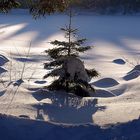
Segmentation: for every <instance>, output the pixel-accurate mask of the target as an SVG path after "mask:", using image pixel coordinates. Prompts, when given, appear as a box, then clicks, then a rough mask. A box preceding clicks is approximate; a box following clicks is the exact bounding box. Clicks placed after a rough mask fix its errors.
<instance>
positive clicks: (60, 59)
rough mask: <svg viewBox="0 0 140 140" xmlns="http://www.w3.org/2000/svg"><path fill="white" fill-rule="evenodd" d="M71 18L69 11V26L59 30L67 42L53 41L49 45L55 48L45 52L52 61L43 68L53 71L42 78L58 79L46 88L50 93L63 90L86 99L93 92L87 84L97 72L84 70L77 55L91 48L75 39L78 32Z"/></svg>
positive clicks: (71, 14) (81, 40)
mask: <svg viewBox="0 0 140 140" xmlns="http://www.w3.org/2000/svg"><path fill="white" fill-rule="evenodd" d="M72 16H73V13H72V10H70V12H69V24H68V25H66V26H65V28H61V30H62V31H63V32H64V33H65V38H66V39H67V41H59V40H54V41H52V42H51V44H52V45H54V46H56V47H55V48H53V49H49V50H46V51H45V52H46V53H47V54H48V55H49V56H50V57H51V60H52V61H51V62H49V63H45V64H44V68H45V69H50V68H52V69H53V70H52V71H51V72H50V73H48V74H46V75H45V76H44V78H48V77H50V76H51V77H58V79H57V80H55V81H53V82H52V84H50V85H49V86H47V88H48V89H49V90H51V91H54V90H56V91H57V90H64V91H66V92H71V93H74V94H76V95H78V96H81V97H87V96H89V92H91V91H92V92H95V90H94V88H93V87H92V86H91V85H90V84H89V83H88V82H89V81H90V79H91V78H93V77H96V76H98V72H97V71H96V70H95V69H90V70H88V69H86V68H85V66H84V63H83V62H82V61H81V60H80V58H79V53H83V52H85V51H87V50H89V49H91V46H82V45H83V44H84V43H85V41H86V39H77V31H78V30H77V29H74V28H72Z"/></svg>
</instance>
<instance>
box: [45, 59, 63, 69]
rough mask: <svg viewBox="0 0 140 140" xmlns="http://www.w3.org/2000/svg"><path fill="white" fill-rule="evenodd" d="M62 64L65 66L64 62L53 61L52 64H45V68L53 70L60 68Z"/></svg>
mask: <svg viewBox="0 0 140 140" xmlns="http://www.w3.org/2000/svg"><path fill="white" fill-rule="evenodd" d="M62 64H63V61H60V60H56V61H52V62H50V63H44V68H45V69H49V68H52V67H58V66H60V65H62Z"/></svg>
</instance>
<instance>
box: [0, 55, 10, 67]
mask: <svg viewBox="0 0 140 140" xmlns="http://www.w3.org/2000/svg"><path fill="white" fill-rule="evenodd" d="M8 61H9V60H8V59H7V58H6V57H5V56H4V55H1V54H0V66H3V65H4V64H5V63H7V62H8Z"/></svg>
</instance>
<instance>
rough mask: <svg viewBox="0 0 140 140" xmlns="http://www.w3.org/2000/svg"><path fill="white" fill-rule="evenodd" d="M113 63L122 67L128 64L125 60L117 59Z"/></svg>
mask: <svg viewBox="0 0 140 140" xmlns="http://www.w3.org/2000/svg"><path fill="white" fill-rule="evenodd" d="M113 62H114V63H116V64H120V65H124V64H125V63H126V62H125V61H124V60H123V59H115V60H113Z"/></svg>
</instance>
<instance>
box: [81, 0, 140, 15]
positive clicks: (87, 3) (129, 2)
mask: <svg viewBox="0 0 140 140" xmlns="http://www.w3.org/2000/svg"><path fill="white" fill-rule="evenodd" d="M80 6H82V7H84V8H88V9H93V10H95V11H96V12H100V13H102V14H106V13H118V12H121V13H123V14H126V13H136V12H140V0H81V3H80Z"/></svg>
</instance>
